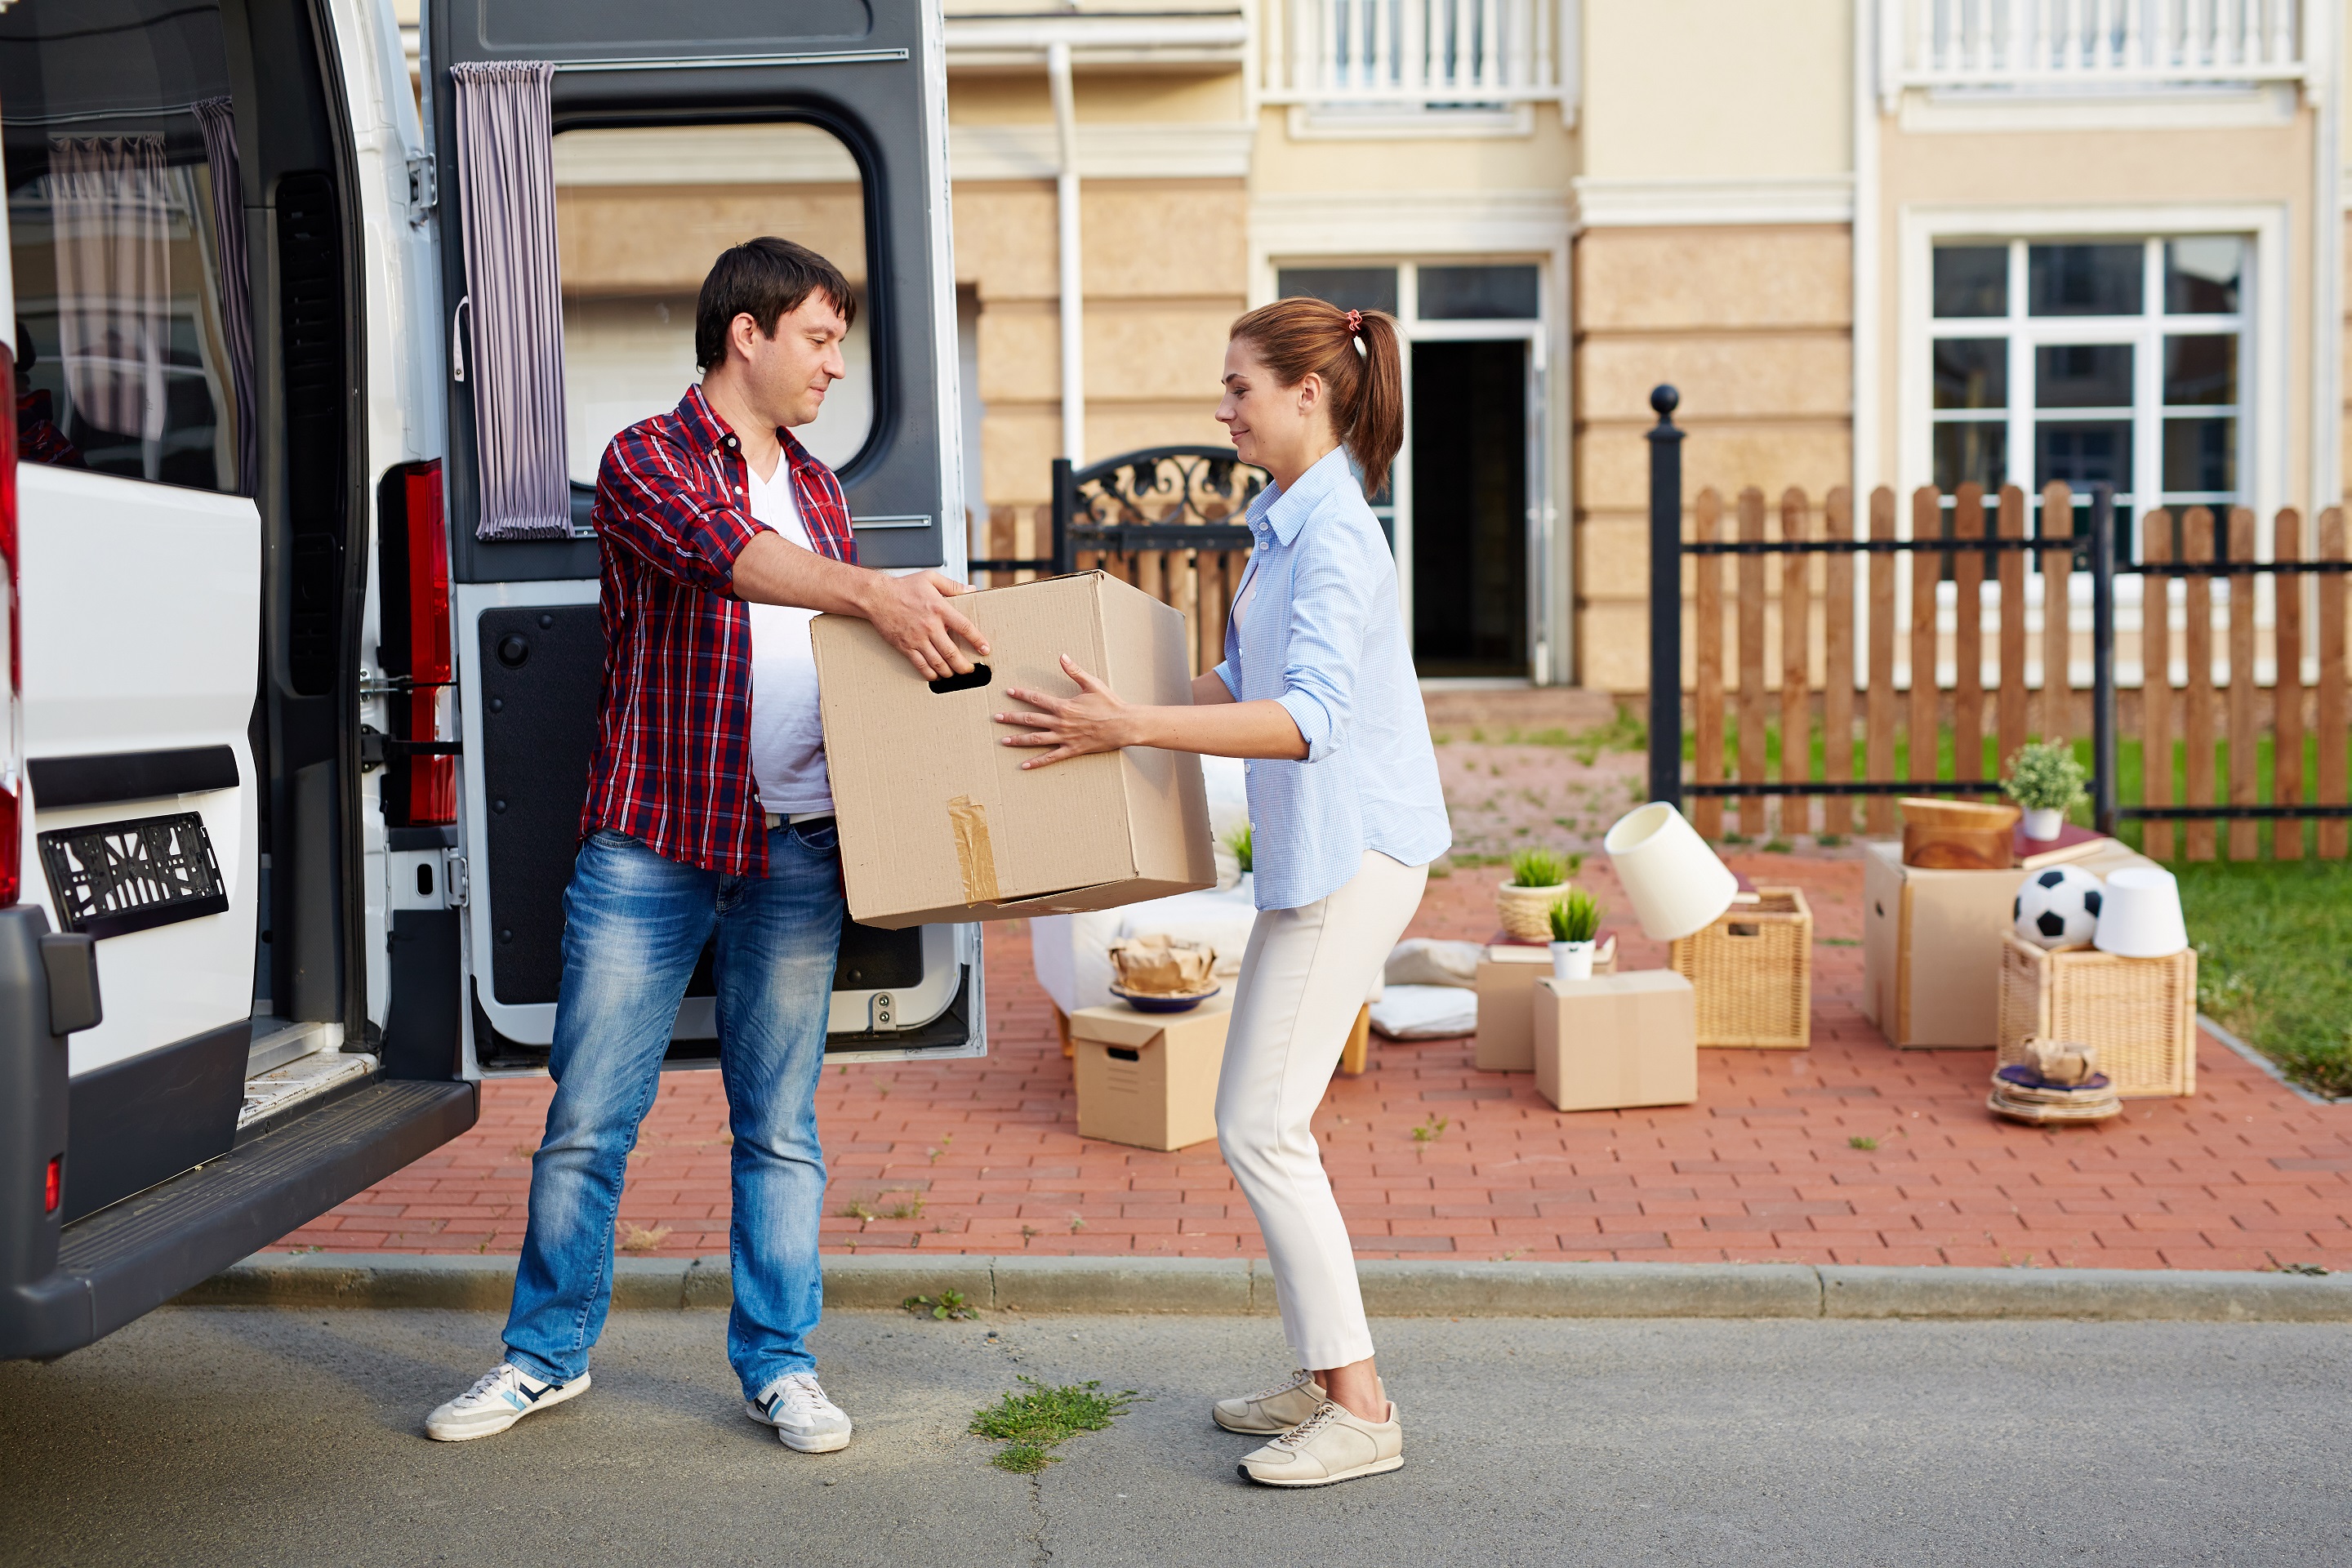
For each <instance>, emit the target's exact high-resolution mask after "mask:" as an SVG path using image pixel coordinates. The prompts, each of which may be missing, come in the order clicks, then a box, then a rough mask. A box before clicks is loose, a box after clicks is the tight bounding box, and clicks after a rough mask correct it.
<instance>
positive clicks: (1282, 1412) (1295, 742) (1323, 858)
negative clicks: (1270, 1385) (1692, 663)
mask: <svg viewBox="0 0 2352 1568" xmlns="http://www.w3.org/2000/svg"><path fill="white" fill-rule="evenodd" d="M1224 388H1225V395H1224V400H1223V402H1222V403H1220V404H1219V405H1217V418H1218V419H1219V420H1220V421H1221V422H1222V423H1223V425H1224V426H1225V427H1226V428H1227V429H1228V430H1230V431H1231V432H1232V433H1233V438H1234V448H1235V450H1236V451H1237V452H1238V454H1239V455H1240V457H1241V458H1242V459H1243V460H1244V461H1245V462H1250V463H1255V464H1257V465H1258V466H1259V467H1261V468H1265V470H1266V471H1267V472H1268V473H1270V474H1272V475H1273V476H1274V484H1273V485H1272V487H1271V488H1269V489H1266V490H1265V492H1264V493H1263V494H1262V495H1260V496H1259V497H1258V499H1257V500H1255V502H1254V503H1253V504H1252V505H1251V507H1250V510H1249V526H1250V529H1251V531H1253V533H1255V536H1256V539H1255V548H1254V549H1253V551H1252V552H1251V555H1250V562H1249V571H1248V572H1247V574H1245V575H1244V577H1243V579H1242V585H1241V591H1240V592H1239V593H1238V594H1237V595H1235V596H1234V608H1233V614H1232V616H1231V617H1230V618H1229V620H1228V622H1227V624H1226V627H1225V660H1224V662H1223V664H1221V665H1219V666H1218V667H1217V668H1215V669H1214V670H1213V671H1211V672H1210V673H1208V674H1206V675H1203V676H1202V677H1200V678H1199V679H1196V680H1194V681H1193V683H1192V706H1191V707H1189V708H1141V707H1130V706H1129V705H1128V704H1126V703H1123V702H1121V701H1120V700H1118V697H1117V695H1116V694H1114V693H1113V692H1112V691H1111V690H1110V689H1108V687H1106V686H1105V685H1104V684H1103V683H1102V682H1101V681H1099V680H1097V679H1095V678H1094V677H1093V676H1092V675H1091V674H1089V673H1088V672H1087V671H1085V670H1083V669H1080V668H1078V667H1077V666H1076V664H1075V663H1073V662H1072V661H1071V660H1070V659H1069V658H1067V656H1065V657H1064V658H1063V660H1062V668H1063V669H1064V670H1065V671H1066V673H1067V674H1068V675H1069V677H1070V679H1072V680H1074V681H1076V683H1077V685H1078V688H1079V694H1078V695H1077V696H1076V697H1070V698H1059V697H1053V696H1048V695H1047V694H1045V693H1044V692H1039V691H1025V690H1020V689H1014V690H1013V691H1012V692H1011V693H1010V695H1011V696H1012V697H1013V699H1014V700H1017V701H1021V702H1026V703H1029V704H1030V705H1032V706H1033V707H1034V709H1036V710H1037V711H1034V712H1030V713H999V714H997V715H996V719H997V721H998V722H1000V723H1003V724H1007V725H1012V726H1015V727H1018V728H1020V729H1021V730H1022V731H1023V732H1022V733H1020V734H1017V735H1014V736H1012V737H1010V738H1008V739H1007V740H1006V741H1005V742H1004V743H1005V744H1006V745H1008V746H1041V747H1050V748H1053V749H1052V750H1050V751H1048V752H1046V753H1045V755H1043V756H1041V757H1035V758H1032V759H1030V760H1029V761H1027V762H1024V763H1022V764H1021V765H1022V766H1023V767H1024V768H1034V767H1044V766H1045V765H1047V764H1048V763H1056V762H1059V761H1061V760H1062V759H1064V758H1066V757H1075V756H1082V755H1085V754H1087V753H1088V752H1108V751H1113V750H1116V749H1118V748H1119V747H1122V746H1159V747H1162V748H1164V749H1166V750H1169V751H1179V752H1205V753H1207V754H1209V755H1212V756H1223V757H1246V758H1249V759H1252V760H1251V762H1250V763H1249V800H1250V821H1251V825H1252V829H1253V838H1254V841H1253V844H1252V855H1253V858H1254V861H1255V870H1256V873H1257V876H1256V884H1257V905H1258V916H1257V923H1256V925H1255V928H1254V929H1253V931H1251V934H1250V942H1249V947H1248V950H1247V952H1245V954H1244V957H1243V960H1242V972H1241V983H1240V985H1239V988H1238V989H1237V991H1236V992H1235V994H1234V1011H1233V1021H1232V1025H1231V1026H1230V1029H1229V1032H1228V1034H1227V1036H1226V1040H1225V1064H1224V1071H1223V1076H1222V1078H1221V1079H1219V1081H1218V1085H1217V1142H1218V1144H1219V1146H1220V1147H1221V1148H1223V1151H1224V1155H1225V1162H1226V1163H1227V1164H1229V1165H1230V1166H1232V1168H1233V1172H1234V1178H1235V1180H1237V1181H1238V1182H1239V1183H1240V1184H1241V1188H1242V1191H1243V1192H1244V1194H1246V1195H1247V1196H1248V1198H1249V1203H1250V1208H1251V1209H1252V1211H1253V1212H1255V1214H1256V1215H1257V1223H1258V1229H1259V1230H1260V1231H1261V1232H1263V1233H1264V1235H1265V1247H1266V1253H1267V1256H1268V1258H1269V1260H1270V1261H1271V1262H1272V1264H1273V1266H1274V1276H1275V1284H1276V1292H1277V1295H1278V1298H1279V1300H1280V1302H1281V1306H1282V1326H1283V1332H1284V1334H1285V1335H1286V1337H1287V1339H1288V1340H1289V1342H1290V1347H1291V1349H1292V1350H1293V1351H1294V1352H1296V1354H1297V1364H1298V1365H1299V1366H1300V1367H1302V1368H1304V1369H1306V1370H1304V1371H1301V1372H1299V1373H1296V1374H1295V1375H1294V1376H1293V1378H1292V1379H1291V1381H1290V1382H1289V1383H1287V1384H1285V1385H1283V1386H1282V1387H1279V1388H1276V1389H1273V1390H1271V1391H1269V1392H1267V1393H1265V1394H1258V1395H1256V1396H1255V1397H1253V1398H1249V1399H1229V1400H1225V1401H1223V1402H1221V1403H1220V1404H1219V1405H1217V1407H1216V1410H1215V1413H1214V1414H1215V1419H1216V1422H1217V1424H1218V1425H1219V1426H1223V1427H1225V1428H1226V1429H1227V1430H1229V1431H1234V1432H1248V1433H1261V1434H1267V1435H1274V1441H1273V1442H1271V1443H1269V1444H1267V1445H1266V1446H1265V1447H1262V1448H1259V1449H1258V1450H1256V1451H1255V1453H1253V1454H1251V1455H1249V1456H1248V1457H1247V1458H1244V1459H1243V1460H1242V1463H1241V1469H1242V1473H1243V1474H1244V1476H1246V1477H1248V1478H1249V1479H1252V1480H1255V1481H1260V1482H1263V1483H1265V1484H1266V1485H1269V1486H1285V1487H1314V1486H1327V1485H1328V1484H1330V1483H1331V1482H1333V1481H1344V1480H1350V1479H1354V1478H1356V1477H1358V1476H1366V1475H1376V1474H1379V1473H1380V1472H1381V1471H1384V1470H1393V1469H1395V1468H1397V1467H1398V1466H1400V1465H1402V1463H1403V1462H1404V1458H1403V1449H1404V1434H1403V1429H1402V1426H1401V1425H1400V1423H1399V1421H1398V1419H1397V1414H1396V1408H1395V1406H1393V1405H1391V1404H1390V1403H1389V1401H1388V1397H1387V1395H1386V1394H1385V1393H1384V1392H1383V1391H1382V1389H1381V1381H1380V1377H1379V1374H1378V1372H1377V1370H1376V1369H1375V1367H1374V1366H1373V1364H1372V1340H1371V1334H1370V1331H1369V1330H1368V1329H1367V1327H1366V1326H1365V1322H1364V1305H1363V1300H1362V1297H1361V1296H1360V1293H1359V1291H1358V1289H1357V1285H1356V1265H1355V1256H1354V1253H1353V1252H1352V1251H1351V1250H1350V1248H1349V1242H1348V1227H1347V1225H1346V1224H1345V1222H1344V1221H1342V1220H1341V1218H1340V1217H1339V1204H1338V1203H1337V1202H1336V1201H1335V1200H1334V1199H1333V1198H1332V1195H1331V1184H1330V1181H1329V1179H1328V1177H1327V1176H1326V1175H1325V1173H1324V1171H1323V1162H1322V1158H1321V1155H1320V1154H1319V1152H1318V1150H1317V1148H1316V1144H1315V1134H1314V1131H1313V1130H1312V1128H1311V1127H1310V1126H1309V1121H1310V1119H1311V1118H1312V1116H1313V1115H1314V1112H1315V1108H1316V1107H1317V1106H1318V1105H1319V1104H1320V1103H1321V1102H1322V1100H1323V1094H1324V1090H1325V1089H1327V1088H1328V1086H1329V1084H1330V1081H1331V1074H1332V1071H1333V1070H1334V1069H1335V1068H1337V1067H1338V1066H1339V1053H1340V1051H1341V1049H1342V1048H1343V1047H1345V1046H1346V1044H1347V1037H1348V1032H1349V1028H1350V1027H1351V1026H1353V1024H1354V1023H1355V1018H1356V1012H1357V1009H1358V1008H1359V1007H1360V1006H1361V1005H1362V1004H1363V1001H1364V998H1365V997H1366V996H1367V995H1369V994H1371V992H1372V990H1373V988H1374V987H1375V986H1376V985H1377V984H1378V983H1379V981H1380V976H1381V967H1382V965H1383V964H1384V963H1386V961H1387V959H1388V955H1389V950H1390V949H1391V948H1392V947H1394V946H1395V945H1396V942H1397V939H1398V938H1399V937H1401V936H1402V935H1403V934H1404V929H1405V925H1406V923H1407V922H1408V921H1411V920H1412V913H1413V910H1414V909H1415V908H1416V907H1418V906H1419V904H1420V902H1421V893H1422V888H1423V884H1424V882H1425V881H1426V880H1427V879H1428V874H1429V862H1430V861H1432V860H1433V859H1435V858H1437V857H1438V856H1439V855H1441V854H1443V853H1444V851H1445V849H1446V848H1447V847H1448V846H1449V845H1450V844H1451V842H1452V833H1451V831H1450V829H1449V828H1448V826H1447V824H1446V817H1445V803H1444V795H1443V793H1442V792H1441V790H1440V788H1439V785H1438V780H1437V760H1436V756H1435V754H1434V753H1433V752H1432V751H1431V749H1430V743H1429V724H1428V721H1427V719H1426V718H1425V717H1424V716H1423V712H1422V706H1421V689H1420V687H1419V685H1418V684H1417V683H1416V681H1415V679H1414V677H1413V671H1412V659H1411V658H1410V657H1409V656H1408V654H1407V653H1406V650H1405V644H1404V626H1403V620H1402V616H1401V614H1400V612H1399V609H1398V604H1397V586H1396V566H1395V563H1394V562H1393V560H1392V559H1391V555H1390V552H1389V548H1388V544H1387V542H1386V540H1385V539H1384V538H1383V537H1382V536H1381V527H1380V524H1379V522H1378V521H1375V520H1374V518H1373V516H1372V512H1371V509H1370V507H1369V506H1367V505H1366V504H1365V502H1364V498H1365V496H1366V495H1368V494H1373V493H1377V492H1378V491H1379V489H1381V485H1382V484H1383V483H1384V482H1385V480H1386V479H1387V476H1388V471H1389V464H1390V462H1391V460H1392V459H1393V458H1395V456H1396V451H1397V447H1398V446H1399V445H1400V444H1401V443H1402V440H1403V437H1404V395H1403V384H1402V378H1401V376H1400V374H1399V368H1398V345H1397V332H1396V323H1395V322H1394V321H1391V319H1390V318H1389V317H1387V316H1384V315H1381V314H1378V313H1377V312H1375V313H1369V314H1368V313H1364V312H1360V311H1356V310H1347V311H1342V310H1339V309H1337V308H1335V307H1333V306H1331V305H1328V304H1325V303H1323V302H1322V301H1320V300H1282V301H1280V302H1279V303H1277V304H1273V305H1268V306H1266V307H1265V309H1264V310H1253V311H1251V312H1250V313H1249V314H1248V315H1245V316H1244V317H1242V318H1241V320H1239V321H1235V322H1234V326H1233V332H1232V340H1231V342H1229V343H1228V344H1227V346H1226V349H1225V374H1224ZM1351 460H1352V463H1353V468H1350V462H1351Z"/></svg>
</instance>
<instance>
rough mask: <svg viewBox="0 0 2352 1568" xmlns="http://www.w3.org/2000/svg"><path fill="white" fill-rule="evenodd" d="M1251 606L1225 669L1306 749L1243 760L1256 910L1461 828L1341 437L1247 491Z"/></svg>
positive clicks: (1390, 580) (1245, 586) (1232, 636)
mask: <svg viewBox="0 0 2352 1568" xmlns="http://www.w3.org/2000/svg"><path fill="white" fill-rule="evenodd" d="M1248 521H1249V527H1250V531H1251V532H1252V533H1254V534H1255V536H1256V544H1255V548H1254V549H1253V550H1252V551H1251V552H1250V559H1249V571H1248V572H1247V574H1245V575H1244V577H1243V578H1242V591H1241V593H1236V594H1235V595H1234V599H1235V601H1236V603H1239V601H1240V600H1241V597H1242V594H1243V593H1246V594H1247V595H1248V596H1249V598H1248V603H1246V604H1243V605H1241V606H1240V614H1239V615H1238V616H1235V617H1234V619H1233V620H1231V621H1229V622H1228V623H1227V625H1226V626H1225V660H1224V662H1223V664H1220V665H1219V666H1217V678H1218V679H1221V680H1223V682H1224V683H1225V689H1227V690H1228V691H1231V692H1232V693H1233V694H1234V700H1235V701H1237V702H1255V701H1258V700H1263V699H1265V698H1272V699H1273V700H1275V701H1276V702H1279V703H1281V704H1282V705H1283V707H1284V708H1286V709H1287V710H1289V713H1290V716H1291V718H1292V719H1293V720H1295V721H1297V724H1298V733H1299V734H1300V736H1301V737H1303V738H1304V739H1305V740H1306V742H1307V760H1306V761H1305V762H1300V763H1292V762H1279V761H1272V760H1266V759H1260V760H1257V761H1254V762H1252V763H1250V764H1249V807H1250V831H1251V856H1252V864H1253V866H1254V867H1255V871H1256V876H1255V882H1256V886H1257V907H1258V908H1259V909H1262V910H1294V909H1297V908H1298V907H1300V906H1301V905H1304V904H1311V903H1313V902H1315V900H1318V899H1322V898H1327V897H1328V896H1329V895H1331V894H1333V893H1336V892H1338V891H1339V889H1341V888H1343V887H1345V886H1346V885H1347V884H1348V883H1349V881H1350V880H1352V879H1354V877H1355V875H1356V872H1357V871H1358V869H1359V868H1360V867H1361V866H1362V864H1363V858H1364V851H1365V850H1367V849H1377V850H1379V851H1380V852H1381V854H1383V855H1386V856H1388V857H1390V858H1391V859H1394V860H1397V861H1399V862H1401V863H1402V864H1403V865H1407V866H1423V865H1426V864H1428V863H1429V862H1430V861H1432V860H1434V859H1436V858H1438V857H1439V856H1440V855H1443V854H1444V853H1445V851H1446V849H1447V848H1448V847H1450V846H1451V845H1452V844H1453V842H1454V830H1453V827H1452V826H1451V825H1450V824H1449V823H1448V822H1447V820H1446V816H1445V794H1444V789H1443V788H1442V787H1441V786H1440V784H1438V779H1437V753H1436V752H1434V751H1433V750H1432V749H1431V747H1430V743H1429V720H1428V716H1427V715H1426V714H1424V713H1423V711H1422V706H1421V684H1420V682H1419V680H1418V679H1415V677H1414V675H1413V670H1412V657H1411V655H1409V654H1408V653H1407V652H1406V651H1405V643H1404V617H1403V616H1402V613H1401V612H1400V611H1399V609H1398V606H1397V580H1396V562H1395V560H1394V559H1393V558H1392V557H1391V555H1390V553H1389V546H1388V541H1387V540H1386V539H1385V538H1384V537H1382V535H1381V525H1380V521H1379V520H1378V519H1376V518H1374V517H1373V516H1372V509H1371V508H1370V507H1369V506H1366V505H1365V504H1364V492H1363V489H1362V487H1361V486H1360V484H1358V482H1357V480H1356V475H1355V470H1354V469H1353V468H1350V467H1349V463H1348V454H1347V449H1346V448H1345V447H1341V448H1339V449H1338V450H1335V451H1333V452H1332V453H1330V454H1329V455H1328V457H1326V458H1324V459H1323V460H1322V461H1321V462H1319V463H1318V464H1316V465H1315V466H1314V467H1313V468H1309V469H1307V472H1305V473H1304V474H1301V475H1300V476H1299V477H1298V482H1297V485H1295V486H1293V487H1292V488H1291V489H1288V490H1284V489H1281V488H1280V487H1279V486H1275V485H1269V486H1267V487H1266V489H1265V490H1263V491H1261V492H1260V493H1259V495H1258V498H1257V499H1256V500H1255V501H1252V502H1251V503H1250V509H1249V520H1248Z"/></svg>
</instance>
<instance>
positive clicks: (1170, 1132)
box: [1070, 991, 1234, 1149]
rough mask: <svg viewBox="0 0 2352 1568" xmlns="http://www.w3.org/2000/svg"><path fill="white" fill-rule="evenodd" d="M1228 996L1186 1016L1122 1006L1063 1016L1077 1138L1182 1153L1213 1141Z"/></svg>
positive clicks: (1216, 998)
mask: <svg viewBox="0 0 2352 1568" xmlns="http://www.w3.org/2000/svg"><path fill="white" fill-rule="evenodd" d="M1233 1005H1234V1002H1233V994H1232V993H1231V992H1230V991H1228V992H1225V993H1223V994H1219V995H1215V996H1212V997H1210V998H1209V999H1208V1000H1207V1001H1205V1002H1203V1003H1202V1004H1201V1005H1199V1006H1198V1007H1195V1008H1193V1009H1192V1011H1191V1012H1189V1013H1139V1012H1137V1011H1136V1010H1135V1009H1134V1008H1132V1007H1129V1005H1127V1004H1125V1003H1123V1002H1120V1003H1114V1004H1113V1005H1110V1006H1108V1007H1081V1008H1079V1009H1078V1010H1077V1011H1076V1012H1075V1013H1073V1014H1071V1015H1070V1040H1071V1043H1072V1045H1073V1046H1074V1047H1076V1049H1075V1055H1074V1058H1073V1061H1074V1071H1075V1074H1076V1079H1077V1086H1078V1136H1079V1137H1081V1138H1100V1139H1104V1140H1106V1141H1107V1142H1112V1143H1129V1144H1132V1145H1134V1146H1135V1147H1137V1148H1139V1149H1181V1148H1184V1147H1186V1146H1187V1145H1189V1144H1193V1143H1198V1142H1202V1140H1204V1139H1210V1138H1214V1137H1215V1136H1216V1135H1217V1073H1218V1072H1219V1070H1220V1069H1221V1068H1223V1066H1224V1061H1225V1025H1226V1023H1227V1021H1228V1020H1230V1019H1231V1017H1232V1016H1233Z"/></svg>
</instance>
